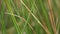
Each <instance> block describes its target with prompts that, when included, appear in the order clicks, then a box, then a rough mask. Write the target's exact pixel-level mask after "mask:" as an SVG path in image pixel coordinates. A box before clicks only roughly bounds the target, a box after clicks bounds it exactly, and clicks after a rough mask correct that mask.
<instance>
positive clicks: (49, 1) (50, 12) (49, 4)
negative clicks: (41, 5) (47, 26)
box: [48, 0, 57, 34]
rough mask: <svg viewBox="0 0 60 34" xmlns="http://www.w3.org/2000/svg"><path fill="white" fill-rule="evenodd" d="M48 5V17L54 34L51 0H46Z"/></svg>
mask: <svg viewBox="0 0 60 34" xmlns="http://www.w3.org/2000/svg"><path fill="white" fill-rule="evenodd" d="M48 7H49V10H50V11H49V18H50V21H51V26H52V28H53V31H54V34H56V31H57V30H56V25H55V22H54V14H53V10H52V6H51V0H48Z"/></svg>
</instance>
